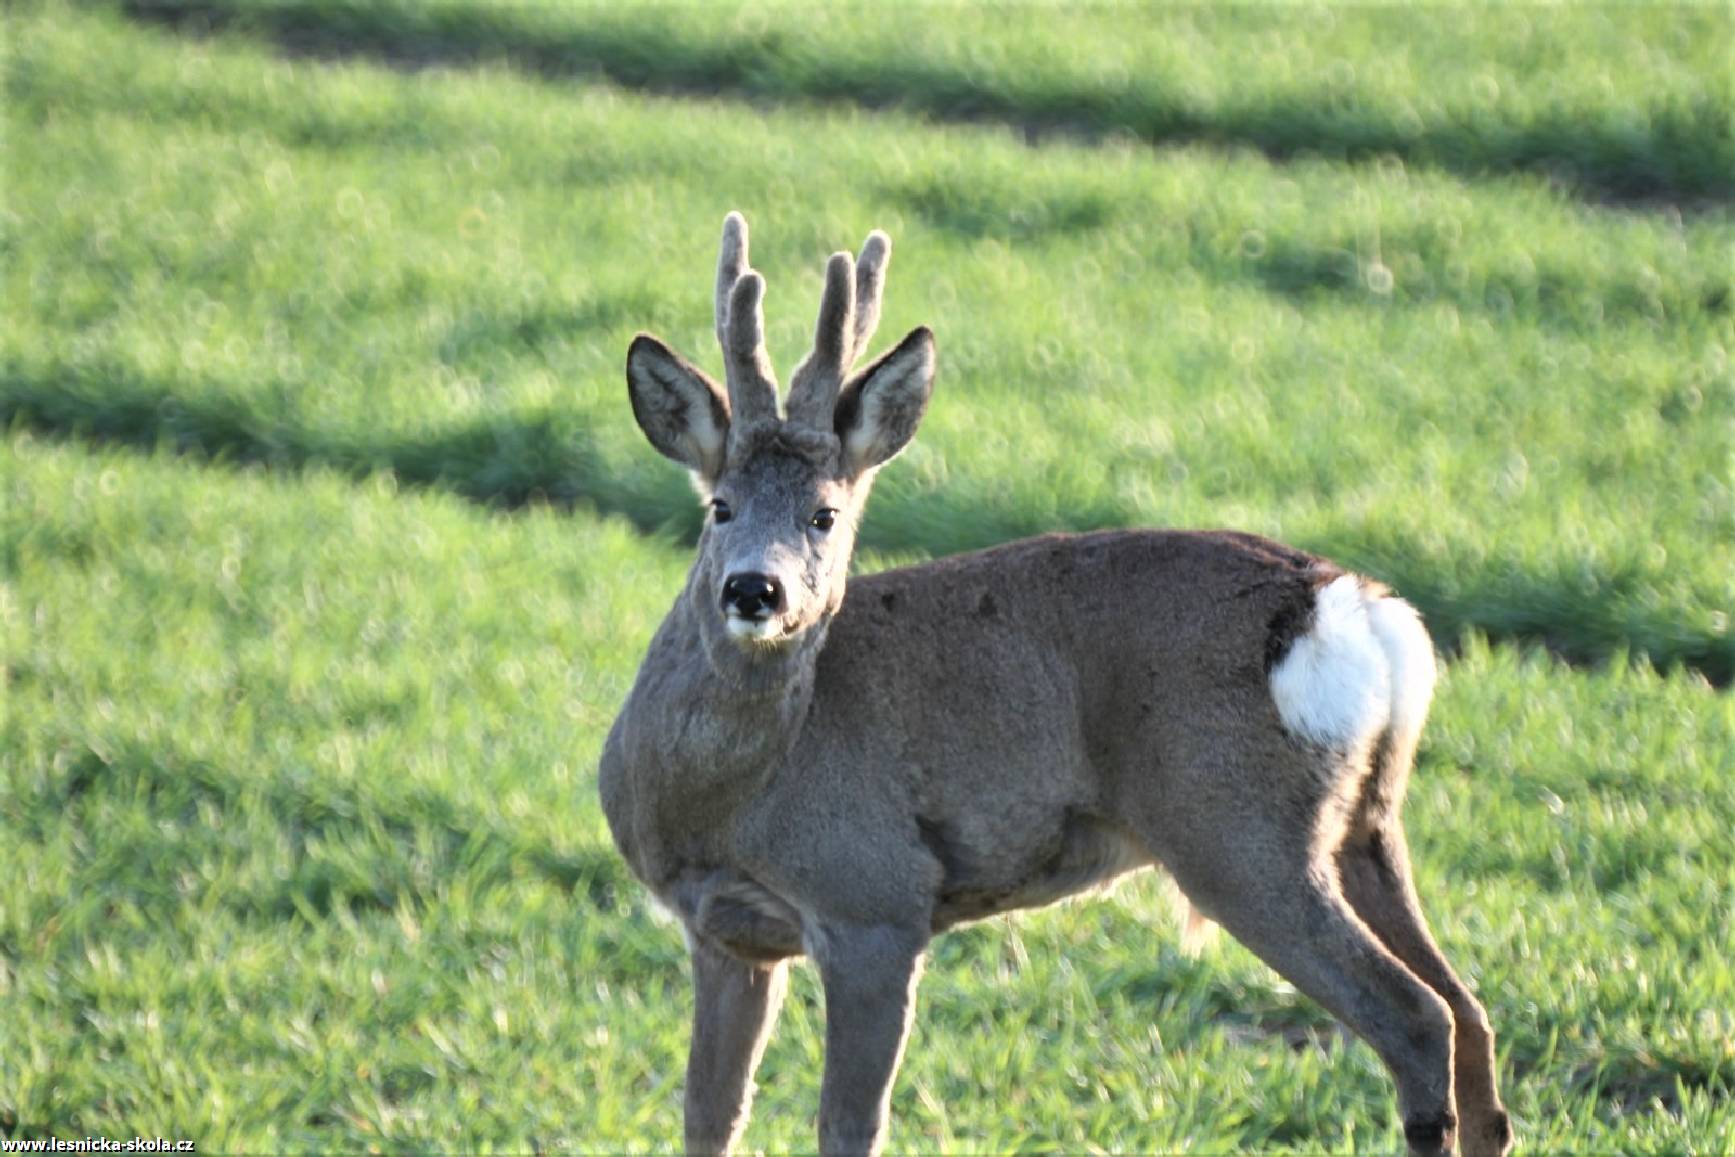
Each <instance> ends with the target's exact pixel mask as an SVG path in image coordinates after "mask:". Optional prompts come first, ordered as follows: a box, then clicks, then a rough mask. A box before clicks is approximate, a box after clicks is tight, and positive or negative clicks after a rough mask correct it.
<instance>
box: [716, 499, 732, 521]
mask: <svg viewBox="0 0 1735 1157" xmlns="http://www.w3.org/2000/svg"><path fill="white" fill-rule="evenodd" d="M734 517H735V512H734V511H733V510H730V509H729V504H728V503H727V502H724V501H723V500H722V499H721V498H713V499H711V518H712V520H713V521H715V522H728V521H729V520H730V519H731V518H734Z"/></svg>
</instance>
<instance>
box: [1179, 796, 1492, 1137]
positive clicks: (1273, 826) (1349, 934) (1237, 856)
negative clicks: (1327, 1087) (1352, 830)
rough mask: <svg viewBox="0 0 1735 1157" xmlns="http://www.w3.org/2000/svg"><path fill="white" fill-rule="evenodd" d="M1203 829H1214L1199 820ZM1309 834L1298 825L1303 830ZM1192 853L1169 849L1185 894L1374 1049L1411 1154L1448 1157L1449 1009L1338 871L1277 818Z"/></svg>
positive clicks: (1226, 826) (1245, 826) (1251, 821)
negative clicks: (1361, 912) (1359, 909)
mask: <svg viewBox="0 0 1735 1157" xmlns="http://www.w3.org/2000/svg"><path fill="white" fill-rule="evenodd" d="M1202 826H1210V825H1202ZM1302 826H1303V828H1305V825H1302ZM1217 830H1218V831H1220V832H1225V833H1227V832H1233V833H1234V838H1233V840H1232V841H1231V842H1230V843H1229V844H1228V846H1227V847H1225V846H1224V844H1223V843H1221V842H1217V843H1214V845H1213V846H1211V847H1209V848H1206V847H1203V846H1199V847H1197V850H1196V851H1193V853H1192V854H1190V855H1189V854H1187V852H1185V851H1180V852H1179V853H1178V854H1177V853H1176V850H1175V849H1173V847H1172V846H1171V854H1170V855H1169V856H1166V857H1165V861H1166V864H1167V866H1168V868H1169V870H1170V871H1171V872H1172V873H1173V875H1174V876H1175V879H1176V881H1177V882H1178V883H1179V884H1180V886H1181V890H1182V891H1183V892H1184V893H1185V894H1186V896H1187V898H1188V899H1189V900H1190V901H1191V902H1193V903H1194V904H1196V905H1198V906H1199V907H1200V908H1201V909H1202V910H1203V911H1205V912H1206V913H1207V914H1208V915H1210V917H1211V918H1212V919H1214V920H1216V921H1217V922H1218V923H1219V924H1221V925H1222V926H1223V927H1224V929H1226V930H1227V931H1228V932H1229V933H1230V935H1232V936H1234V937H1235V938H1236V939H1237V940H1239V941H1241V943H1243V944H1245V945H1246V946H1247V947H1248V948H1249V949H1250V950H1252V952H1253V953H1254V954H1255V955H1257V956H1259V957H1260V959H1262V960H1264V961H1265V962H1266V963H1267V964H1269V965H1270V966H1271V967H1272V968H1273V969H1274V970H1275V971H1276V972H1277V973H1278V974H1279V975H1281V976H1283V977H1284V978H1286V979H1287V980H1289V981H1290V982H1291V983H1292V984H1294V985H1295V986H1296V987H1297V988H1298V989H1300V990H1301V991H1302V992H1304V993H1306V994H1307V995H1308V996H1310V997H1312V998H1313V999H1314V1000H1317V1001H1318V1002H1319V1003H1320V1004H1322V1005H1324V1006H1325V1007H1326V1008H1327V1009H1328V1010H1329V1011H1331V1012H1332V1013H1333V1015H1335V1016H1336V1017H1337V1018H1338V1019H1339V1020H1341V1021H1343V1023H1344V1024H1345V1025H1347V1026H1348V1027H1349V1028H1350V1030H1351V1031H1353V1032H1354V1033H1355V1034H1356V1035H1357V1036H1360V1037H1361V1038H1362V1039H1363V1040H1365V1041H1367V1043H1368V1044H1369V1045H1370V1046H1372V1047H1373V1049H1374V1051H1375V1052H1376V1053H1378V1054H1379V1056H1380V1059H1381V1060H1383V1061H1384V1062H1385V1064H1386V1067H1387V1068H1388V1069H1389V1070H1390V1071H1391V1073H1392V1077H1393V1080H1394V1081H1395V1083H1396V1085H1397V1090H1398V1104H1399V1108H1400V1109H1401V1111H1402V1113H1403V1119H1404V1137H1405V1140H1406V1141H1407V1142H1408V1143H1409V1147H1410V1151H1411V1152H1412V1153H1426V1154H1441V1153H1448V1152H1450V1151H1451V1148H1452V1145H1453V1142H1454V1140H1455V1132H1456V1125H1457V1119H1456V1117H1455V1115H1454V1114H1453V1109H1452V1105H1453V1101H1452V1094H1453V1090H1452V1013H1451V1010H1450V1008H1449V1007H1448V1006H1447V1004H1446V1002H1445V1001H1444V1000H1443V999H1441V997H1440V996H1439V994H1438V993H1436V992H1435V991H1434V989H1433V988H1431V987H1430V986H1429V985H1427V984H1425V983H1423V982H1422V980H1421V979H1420V978H1419V977H1418V976H1417V975H1416V974H1415V973H1414V972H1412V971H1410V969H1409V968H1408V967H1406V966H1405V964H1404V963H1403V962H1402V961H1401V960H1399V959H1398V958H1397V957H1396V956H1395V955H1393V953H1392V952H1391V951H1390V950H1389V949H1388V948H1387V947H1386V946H1385V945H1384V944H1383V943H1381V942H1380V940H1379V939H1378V938H1377V937H1376V936H1374V934H1373V933H1372V932H1371V931H1370V930H1369V929H1368V927H1367V925H1366V924H1364V923H1363V922H1362V920H1361V918H1360V917H1359V916H1358V915H1357V914H1356V913H1355V911H1354V910H1353V909H1352V908H1351V907H1350V905H1349V903H1348V901H1347V900H1346V899H1345V898H1344V895H1343V891H1342V888H1341V885H1340V881H1339V879H1338V873H1337V867H1336V864H1335V863H1333V862H1332V859H1331V857H1330V855H1329V854H1321V853H1320V852H1319V851H1317V850H1316V849H1315V848H1314V847H1313V846H1310V845H1311V844H1312V841H1311V840H1309V839H1307V838H1306V833H1305V832H1297V830H1296V827H1295V825H1294V824H1293V823H1284V822H1282V820H1281V819H1280V818H1279V817H1275V816H1271V817H1266V818H1265V820H1264V822H1261V821H1260V818H1259V817H1258V816H1249V815H1247V814H1245V812H1243V814H1241V815H1239V816H1237V817H1236V818H1235V819H1234V820H1228V821H1224V823H1223V825H1222V826H1220V827H1218V828H1217Z"/></svg>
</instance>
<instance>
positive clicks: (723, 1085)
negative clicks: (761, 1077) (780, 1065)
mask: <svg viewBox="0 0 1735 1157" xmlns="http://www.w3.org/2000/svg"><path fill="white" fill-rule="evenodd" d="M692 946H693V1041H692V1047H691V1049H690V1051H689V1052H688V1054H687V1101H686V1118H687V1119H686V1133H687V1152H688V1153H692V1154H711V1153H717V1154H721V1153H727V1152H729V1150H730V1149H732V1148H733V1147H734V1145H735V1142H736V1141H738V1140H740V1137H741V1130H743V1129H744V1128H746V1126H747V1114H748V1111H749V1109H750V1108H751V1106H752V1102H753V1070H754V1069H756V1068H758V1067H759V1058H760V1056H761V1055H762V1054H763V1053H764V1052H765V1042H766V1041H767V1040H769V1039H770V1036H771V1026H772V1025H773V1024H774V1023H776V1020H777V1009H778V1006H780V1005H781V1004H782V1003H783V988H784V983H785V973H784V968H783V963H782V961H777V962H775V963H771V964H756V963H749V962H748V961H744V960H740V959H737V958H736V957H734V956H731V955H729V954H728V953H727V952H724V951H723V950H721V949H719V948H717V947H715V946H714V945H711V944H707V943H706V942H705V941H703V940H701V939H700V938H699V937H697V936H694V937H693V938H692Z"/></svg>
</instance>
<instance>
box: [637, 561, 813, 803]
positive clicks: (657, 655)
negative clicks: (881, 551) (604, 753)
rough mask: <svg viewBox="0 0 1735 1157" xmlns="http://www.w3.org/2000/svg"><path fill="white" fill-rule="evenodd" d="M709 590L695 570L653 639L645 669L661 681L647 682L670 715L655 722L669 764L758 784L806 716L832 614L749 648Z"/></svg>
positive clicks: (686, 773) (651, 698) (648, 692)
mask: <svg viewBox="0 0 1735 1157" xmlns="http://www.w3.org/2000/svg"><path fill="white" fill-rule="evenodd" d="M706 590H708V585H707V584H704V583H702V582H701V581H700V578H699V575H698V573H697V570H695V573H694V574H693V575H692V576H689V578H688V581H687V586H686V589H685V590H684V591H683V592H682V593H681V597H680V598H679V599H678V600H677V601H676V603H675V605H674V607H673V608H672V609H671V610H670V612H669V615H668V617H667V618H666V619H664V620H663V625H662V626H661V627H660V628H659V629H658V631H657V634H656V637H655V638H654V639H652V641H651V648H650V653H649V654H648V655H647V656H646V658H645V664H644V671H645V672H646V673H652V672H654V673H655V674H654V675H653V676H652V677H653V678H654V679H655V680H656V682H657V684H658V685H657V686H655V687H646V688H643V690H644V692H645V698H646V700H647V702H648V703H650V704H654V705H655V710H657V711H658V713H659V714H661V715H663V716H664V718H663V719H662V720H661V721H660V723H661V726H659V727H658V728H657V730H658V731H659V732H660V733H661V735H662V736H664V737H665V739H664V744H663V745H664V746H665V750H664V751H663V752H662V754H663V755H664V757H665V760H666V761H667V763H668V765H669V766H670V767H671V770H676V769H678V771H679V773H680V774H681V775H682V776H683V778H685V777H703V778H706V779H711V780H727V781H732V782H735V783H739V784H741V785H742V786H743V787H748V788H750V787H751V785H754V784H757V783H759V782H761V781H762V780H763V779H764V778H767V777H769V776H770V775H771V773H772V772H774V771H775V770H776V768H777V766H778V765H779V763H781V761H782V759H783V757H784V756H785V755H787V754H788V752H789V749H790V748H791V747H792V746H793V745H794V743H795V739H796V736H797V735H799V734H800V732H801V728H802V725H803V724H804V723H805V722H806V719H807V711H808V707H809V706H810V705H811V703H812V701H813V682H814V672H815V670H816V669H817V666H818V661H819V652H820V650H821V649H822V648H823V647H824V646H825V636H826V632H827V629H828V627H829V625H830V619H831V616H830V615H827V616H826V617H825V618H824V619H823V620H822V621H821V622H819V623H818V624H816V625H815V626H814V627H812V628H811V629H809V630H808V631H806V632H804V633H803V634H802V635H801V637H799V638H797V639H796V640H794V641H792V642H790V643H788V644H787V645H784V646H779V647H765V648H747V647H743V646H741V645H740V644H739V643H737V642H736V641H735V640H734V639H731V638H730V637H729V636H728V633H727V631H726V630H725V629H724V626H723V623H722V619H721V616H719V615H718V614H717V612H716V610H715V608H714V607H713V606H712V605H711V600H710V598H709V596H708V594H704V593H702V591H706ZM635 698H637V695H636V694H635Z"/></svg>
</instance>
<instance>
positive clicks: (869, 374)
mask: <svg viewBox="0 0 1735 1157" xmlns="http://www.w3.org/2000/svg"><path fill="white" fill-rule="evenodd" d="M933 392H934V334H933V332H932V331H931V330H929V329H928V327H927V326H920V327H918V328H916V329H913V330H911V331H910V333H909V336H907V337H905V338H904V340H903V341H901V342H899V343H898V344H897V345H896V346H895V347H894V348H893V349H892V350H891V352H889V353H887V354H885V355H883V356H882V357H880V358H879V360H877V361H875V362H874V363H873V364H871V365H869V366H868V367H867V368H866V369H864V370H862V371H861V372H860V373H859V374H857V375H856V376H855V377H853V378H851V379H850V380H849V382H848V383H846V384H845V385H844V387H843V390H842V391H841V392H840V393H839V394H838V399H837V408H836V410H834V411H833V413H834V417H833V424H834V426H835V428H836V430H837V436H838V438H840V439H841V440H842V441H843V465H844V469H845V471H847V472H848V473H849V474H851V475H857V474H863V473H866V472H867V471H869V470H872V469H873V468H874V467H876V466H881V465H884V464H885V463H886V462H888V461H890V460H891V459H892V458H894V457H896V456H897V454H898V452H899V451H900V450H902V449H903V448H904V447H905V446H907V445H909V443H910V439H911V438H913V437H915V436H916V427H917V426H919V425H920V424H921V421H922V415H923V414H924V413H926V412H927V409H928V398H929V397H930V396H931V395H932V394H933Z"/></svg>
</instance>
